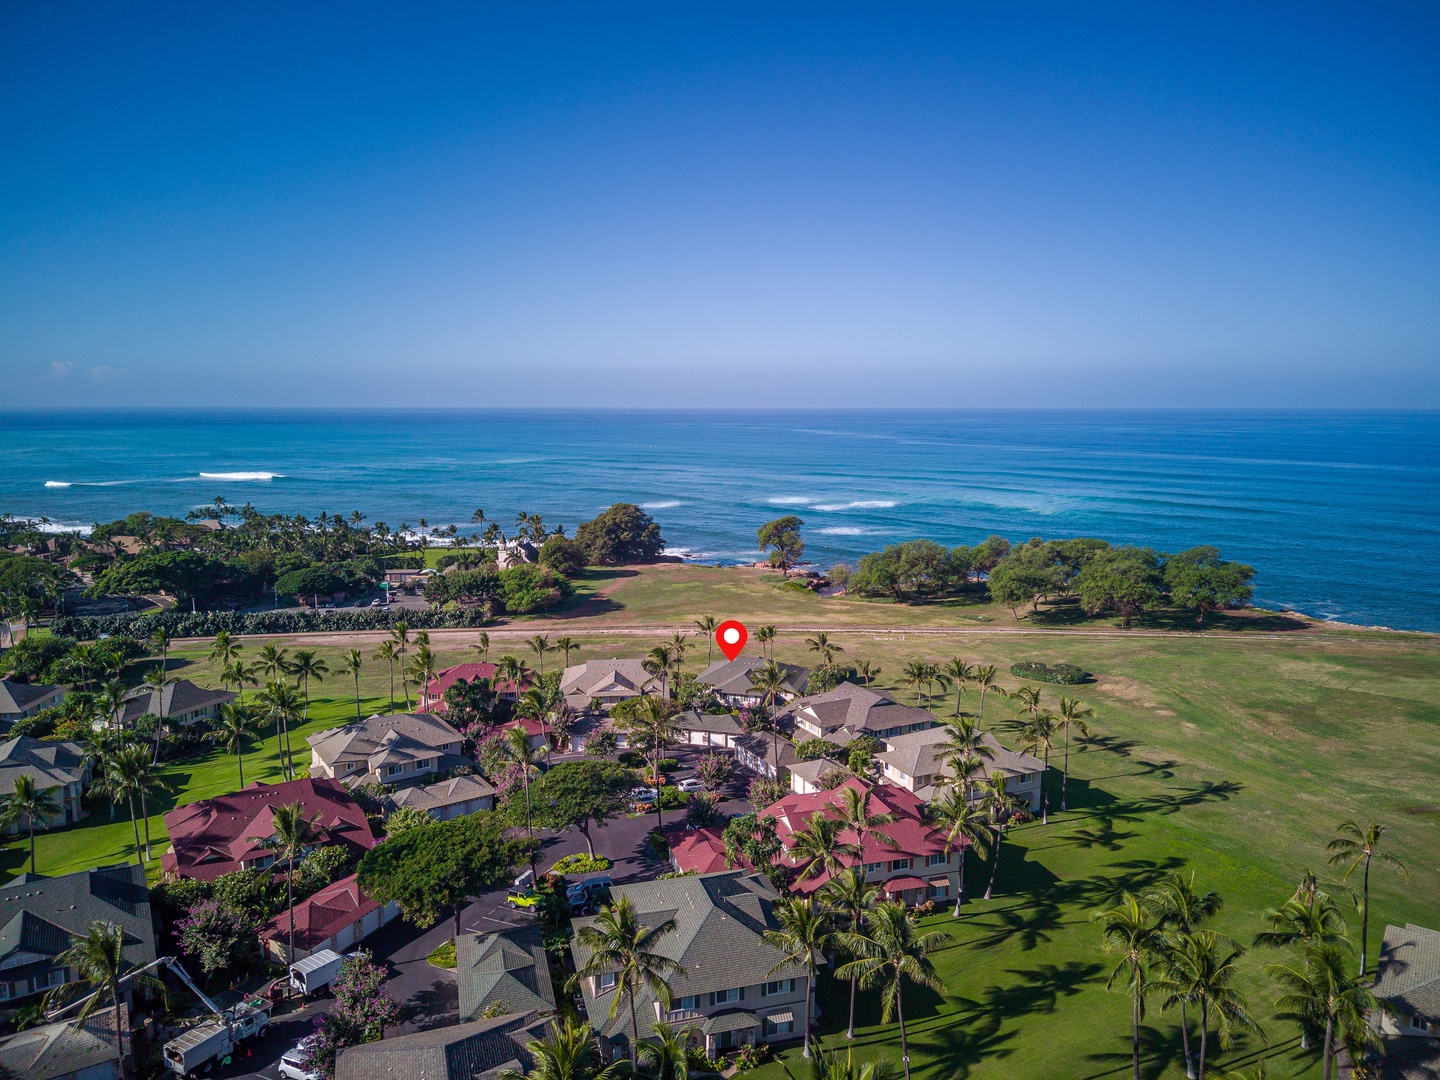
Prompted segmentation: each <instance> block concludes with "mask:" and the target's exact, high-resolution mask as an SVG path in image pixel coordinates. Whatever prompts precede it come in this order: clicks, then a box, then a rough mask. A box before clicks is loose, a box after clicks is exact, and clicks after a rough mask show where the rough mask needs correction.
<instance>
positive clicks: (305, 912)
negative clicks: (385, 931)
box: [260, 874, 400, 963]
mask: <svg viewBox="0 0 1440 1080" xmlns="http://www.w3.org/2000/svg"><path fill="white" fill-rule="evenodd" d="M399 914H400V906H399V905H398V904H383V905H382V904H380V903H378V902H377V901H375V900H372V899H370V897H368V896H366V895H365V893H363V892H362V891H361V890H360V886H359V884H357V882H356V880H355V875H354V874H351V875H350V876H349V877H343V878H341V879H340V880H339V881H336V882H332V883H331V884H329V885H326V886H325V887H324V888H323V889H321V890H320V891H319V892H316V893H313V894H311V895H310V896H308V897H306V898H305V899H304V900H301V901H300V902H299V903H297V904H296V905H295V956H294V957H293V958H287V957H288V953H289V948H290V909H289V908H286V909H285V910H284V911H282V912H280V914H278V915H276V916H275V917H274V918H273V919H271V920H270V921H269V922H267V923H266V924H265V925H264V926H262V927H260V941H261V943H262V944H263V945H264V946H265V951H266V952H267V953H269V954H270V955H271V956H272V957H274V958H275V959H276V960H279V961H281V962H282V963H294V962H295V961H296V960H303V959H305V957H307V956H309V955H310V954H311V953H316V952H320V951H321V950H322V949H331V950H333V951H335V952H337V953H343V952H344V951H345V950H346V949H348V948H350V947H351V946H352V945H355V944H357V943H358V942H361V941H364V940H365V938H367V937H369V936H370V935H371V934H373V933H374V932H375V931H376V930H379V929H380V927H382V926H384V925H385V924H386V923H388V922H389V921H390V920H391V919H393V918H395V916H397V915H399Z"/></svg>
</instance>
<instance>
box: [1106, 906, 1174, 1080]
mask: <svg viewBox="0 0 1440 1080" xmlns="http://www.w3.org/2000/svg"><path fill="white" fill-rule="evenodd" d="M1096 918H1097V919H1100V920H1102V922H1103V926H1102V934H1103V936H1104V942H1105V951H1106V952H1109V953H1119V954H1120V962H1119V963H1118V964H1116V965H1115V970H1114V971H1112V972H1110V977H1109V978H1108V979H1106V980H1105V989H1106V990H1109V989H1111V988H1112V987H1114V985H1115V983H1116V981H1117V980H1118V979H1120V978H1121V977H1124V979H1125V982H1126V986H1127V987H1128V988H1129V990H1130V996H1131V999H1132V1005H1131V1010H1130V1030H1131V1040H1130V1057H1131V1064H1132V1066H1133V1069H1134V1076H1135V1080H1140V1021H1141V1020H1143V1019H1144V1018H1145V996H1146V995H1147V994H1149V993H1150V981H1149V979H1150V976H1149V971H1148V969H1147V966H1146V965H1147V964H1149V962H1150V961H1151V960H1153V959H1154V958H1155V957H1156V956H1157V955H1158V954H1159V953H1160V952H1161V951H1162V950H1163V949H1164V946H1165V939H1164V936H1163V934H1162V933H1161V930H1160V924H1159V921H1158V920H1157V919H1156V918H1155V916H1154V914H1153V913H1152V912H1151V911H1150V909H1149V908H1147V907H1145V905H1143V904H1142V903H1141V902H1140V900H1139V898H1138V897H1136V896H1135V894H1134V893H1130V892H1127V893H1125V894H1124V896H1122V897H1121V898H1120V903H1118V904H1117V905H1115V906H1114V907H1112V908H1108V909H1106V910H1105V911H1102V912H1099V913H1098V914H1097V915H1096Z"/></svg>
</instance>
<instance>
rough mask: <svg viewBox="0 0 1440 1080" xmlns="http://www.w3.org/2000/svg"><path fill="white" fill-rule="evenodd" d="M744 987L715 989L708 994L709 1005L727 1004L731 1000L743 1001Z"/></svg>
mask: <svg viewBox="0 0 1440 1080" xmlns="http://www.w3.org/2000/svg"><path fill="white" fill-rule="evenodd" d="M744 1000H745V988H744V987H743V986H739V987H735V988H733V989H730V990H716V991H714V992H713V993H712V994H711V995H710V1004H711V1005H728V1004H730V1002H732V1001H744Z"/></svg>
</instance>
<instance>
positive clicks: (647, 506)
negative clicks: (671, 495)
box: [640, 499, 682, 510]
mask: <svg viewBox="0 0 1440 1080" xmlns="http://www.w3.org/2000/svg"><path fill="white" fill-rule="evenodd" d="M680 505H682V503H681V502H680V500H679V499H663V500H661V501H660V502H648V503H641V504H640V509H641V510H669V509H670V508H671V507H672V506H680Z"/></svg>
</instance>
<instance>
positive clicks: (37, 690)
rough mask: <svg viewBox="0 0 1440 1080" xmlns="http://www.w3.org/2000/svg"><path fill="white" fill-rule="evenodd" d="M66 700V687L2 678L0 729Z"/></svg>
mask: <svg viewBox="0 0 1440 1080" xmlns="http://www.w3.org/2000/svg"><path fill="white" fill-rule="evenodd" d="M64 700H65V687H63V686H47V685H45V684H44V683H23V682H14V681H12V680H10V679H0V731H7V730H9V728H10V725H11V724H14V723H15V722H16V721H19V720H24V719H26V718H27V717H31V716H34V715H35V714H36V713H38V712H39V711H40V710H41V709H49V708H53V707H54V706H56V705H59V704H60V703H61V702H63V701H64Z"/></svg>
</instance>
